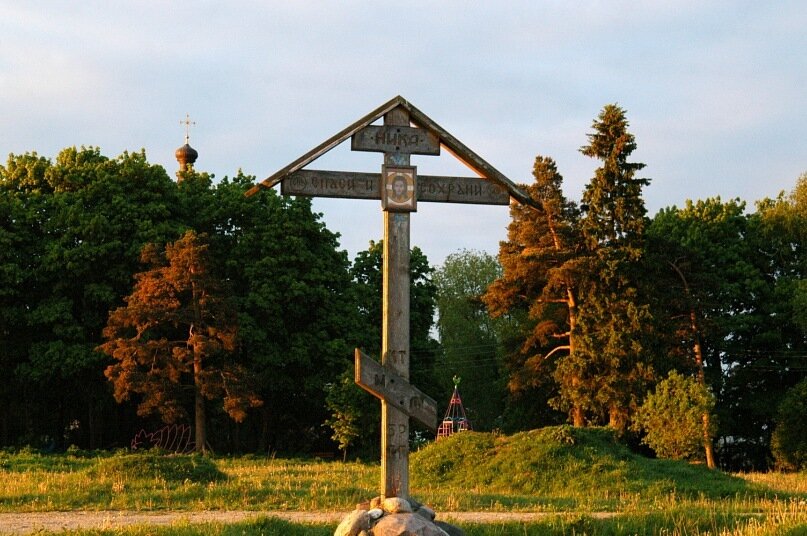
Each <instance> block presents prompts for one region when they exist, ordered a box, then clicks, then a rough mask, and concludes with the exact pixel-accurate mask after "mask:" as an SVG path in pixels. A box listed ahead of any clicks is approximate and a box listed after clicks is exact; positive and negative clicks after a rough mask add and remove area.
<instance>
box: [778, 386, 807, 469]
mask: <svg viewBox="0 0 807 536" xmlns="http://www.w3.org/2000/svg"><path fill="white" fill-rule="evenodd" d="M805 415H807V379H806V380H802V381H801V382H800V383H798V384H796V386H795V387H793V388H792V389H790V390H789V391H788V392H787V393H786V394H785V396H784V398H783V399H782V402H781V403H780V404H779V409H778V411H777V415H776V428H774V430H773V436H772V437H771V451H772V452H773V456H774V458H776V465H777V466H779V467H780V468H782V469H787V470H795V471H798V470H800V469H807V419H805Z"/></svg>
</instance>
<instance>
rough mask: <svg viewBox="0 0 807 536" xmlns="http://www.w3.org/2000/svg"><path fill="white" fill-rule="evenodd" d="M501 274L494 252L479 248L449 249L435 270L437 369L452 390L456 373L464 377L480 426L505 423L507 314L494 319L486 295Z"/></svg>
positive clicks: (468, 407) (466, 401)
mask: <svg viewBox="0 0 807 536" xmlns="http://www.w3.org/2000/svg"><path fill="white" fill-rule="evenodd" d="M500 274H501V268H500V267H499V264H498V262H497V261H496V259H495V257H493V256H491V255H488V254H486V253H480V252H476V251H461V252H458V253H454V254H452V255H449V256H448V257H447V258H446V260H445V262H444V263H443V266H442V267H441V268H440V269H438V270H437V271H436V272H435V274H434V283H435V286H436V288H437V312H438V320H437V329H438V333H439V334H440V344H441V346H442V349H443V354H442V356H441V357H440V359H439V361H438V364H437V367H436V370H435V373H436V374H438V375H440V379H441V388H442V389H441V391H442V392H444V393H448V392H450V391H451V389H452V378H453V376H454V375H458V376H460V377H461V378H462V390H461V392H462V396H463V400H464V404H465V409H466V412H467V415H468V418H469V419H470V420H471V423H472V424H473V426H474V429H476V430H490V429H491V428H493V427H494V426H496V425H497V424H499V423H500V421H501V415H502V411H503V409H504V407H503V402H504V400H505V397H506V391H505V388H504V381H503V379H501V378H500V371H499V368H500V365H501V358H500V356H499V348H498V347H499V341H500V340H501V338H502V335H501V332H502V323H503V322H504V320H503V319H492V318H491V317H490V316H489V314H488V312H487V308H486V306H485V304H484V302H483V301H482V296H483V294H484V293H485V292H486V290H487V288H488V286H489V285H490V284H491V283H493V281H494V280H495V279H496V278H497V277H498V276H499V275H500ZM441 403H443V402H442V401H441Z"/></svg>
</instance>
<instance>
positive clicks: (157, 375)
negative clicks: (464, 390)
mask: <svg viewBox="0 0 807 536" xmlns="http://www.w3.org/2000/svg"><path fill="white" fill-rule="evenodd" d="M179 178H180V179H181V180H179V181H174V180H172V179H171V178H170V177H169V176H168V174H167V173H166V171H165V170H164V169H163V168H162V167H161V166H158V165H154V164H150V163H149V162H148V161H147V159H146V156H145V154H144V153H143V152H136V153H128V152H127V153H124V154H122V155H120V156H119V157H117V158H109V157H106V156H104V155H102V154H101V152H100V150H99V149H98V148H93V147H89V148H87V147H82V148H80V149H76V148H68V149H65V150H63V151H62V152H61V153H59V155H58V156H57V157H56V158H55V160H54V161H51V160H49V159H47V158H45V157H42V156H39V155H37V154H35V153H29V154H24V155H11V156H10V157H9V159H8V161H7V163H6V165H5V166H0V366H2V370H3V380H2V381H1V382H0V446H13V445H32V446H36V447H41V448H54V449H64V448H66V447H68V446H69V445H76V446H79V447H81V448H115V447H125V446H128V445H129V442H130V440H131V439H132V437H134V435H135V434H136V433H137V432H138V431H139V430H140V429H146V430H147V431H153V430H156V429H157V428H159V427H160V426H162V425H163V423H183V424H193V423H194V419H195V417H194V415H195V414H196V413H198V412H197V411H195V410H196V409H198V408H199V405H200V404H201V406H202V409H207V414H206V416H205V417H204V418H203V419H202V420H201V421H196V422H197V426H196V427H195V428H196V431H197V432H198V431H199V428H200V426H199V425H201V424H202V423H205V422H206V423H207V433H206V437H205V438H204V439H201V442H202V447H204V445H205V443H207V444H208V445H209V446H210V447H211V448H212V449H213V450H214V451H218V452H244V451H252V452H255V451H263V452H270V451H273V452H274V451H280V452H316V451H327V450H330V449H332V448H333V443H332V440H331V439H330V435H331V431H330V430H329V429H328V428H327V427H324V426H323V423H324V421H325V420H326V419H327V417H328V416H329V412H328V409H327V406H326V403H325V397H326V392H327V389H326V386H328V385H329V384H332V383H334V382H336V381H337V379H338V378H339V377H340V375H341V374H342V373H343V372H344V371H346V370H348V369H350V370H352V354H353V348H355V347H361V348H363V349H365V351H367V352H368V353H370V354H377V353H378V348H379V347H380V343H379V341H380V329H381V328H380V304H379V303H376V302H377V299H376V298H377V296H378V295H379V292H380V284H381V277H380V274H379V268H380V251H381V250H380V247H379V244H371V245H370V247H369V248H368V250H367V251H365V252H361V253H360V254H359V255H358V257H357V259H356V260H355V262H353V263H351V262H350V261H349V259H348V256H347V253H346V252H345V251H342V250H340V248H339V242H338V235H337V234H335V233H333V232H331V231H329V230H328V229H327V228H326V227H325V225H324V223H323V222H322V219H321V215H320V214H317V213H315V212H313V211H312V209H311V204H310V201H309V200H307V199H304V198H287V197H282V196H280V195H278V194H276V193H275V192H274V191H272V190H264V191H262V192H260V193H259V194H258V195H255V196H252V197H249V198H247V197H245V196H244V193H245V192H246V190H248V189H249V188H250V187H251V186H252V185H253V184H254V182H255V180H254V177H248V176H245V175H243V174H242V173H240V172H239V173H238V174H237V175H236V176H235V177H233V178H227V177H225V178H224V179H223V180H220V181H214V180H213V177H212V176H210V175H208V174H206V173H199V172H196V171H193V170H190V171H186V172H182V173H181V174H180V176H179ZM412 269H413V285H412V292H413V300H414V301H413V307H414V308H415V311H416V312H415V314H413V320H412V321H413V325H414V328H413V332H412V333H413V337H414V338H415V341H413V347H415V348H419V349H421V350H420V352H419V355H420V356H422V357H421V359H422V360H423V361H424V363H425V362H426V361H429V359H432V361H433V358H430V357H429V355H428V352H429V351H431V349H433V348H432V347H433V346H434V345H435V344H436V343H434V342H433V341H431V340H430V336H429V329H430V326H431V318H432V316H433V314H434V290H433V288H432V285H431V283H430V279H429V273H430V270H431V268H430V267H429V266H428V262H427V260H426V259H425V256H424V255H423V254H422V253H421V252H420V250H418V249H417V248H415V251H414V252H413V262H412ZM374 286H375V287H378V289H379V290H377V289H376V288H375V287H374ZM376 317H377V318H379V320H378V321H376ZM202 356H204V363H202ZM194 367H196V370H194ZM416 367H417V365H414V366H413V368H416ZM105 373H106V375H105ZM200 393H201V395H202V396H201V400H200V398H199V397H198V396H197V395H199V394H200ZM116 399H117V400H118V401H119V402H120V404H119V403H116ZM373 435H377V434H373ZM199 441H200V437H199V436H197V443H198V442H199Z"/></svg>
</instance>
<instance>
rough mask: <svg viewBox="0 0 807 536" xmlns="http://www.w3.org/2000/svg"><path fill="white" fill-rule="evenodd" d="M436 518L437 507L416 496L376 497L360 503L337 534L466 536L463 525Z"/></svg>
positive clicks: (335, 534) (341, 524)
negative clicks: (435, 509) (420, 500)
mask: <svg viewBox="0 0 807 536" xmlns="http://www.w3.org/2000/svg"><path fill="white" fill-rule="evenodd" d="M434 518H435V513H434V510H432V509H431V508H429V507H428V506H426V505H423V504H420V503H419V502H417V501H416V500H414V499H412V498H409V499H408V500H407V499H402V498H400V497H387V498H386V499H381V497H376V498H374V499H373V500H371V501H369V502H364V503H361V504H358V505H357V506H356V509H355V510H353V511H352V512H350V513H349V514H348V515H347V517H345V518H344V519H343V520H342V522H341V523H340V524H339V526H338V527H337V528H336V532H334V536H465V532H463V531H462V530H461V529H460V528H459V527H455V526H454V525H449V524H448V523H444V522H442V521H435V520H434Z"/></svg>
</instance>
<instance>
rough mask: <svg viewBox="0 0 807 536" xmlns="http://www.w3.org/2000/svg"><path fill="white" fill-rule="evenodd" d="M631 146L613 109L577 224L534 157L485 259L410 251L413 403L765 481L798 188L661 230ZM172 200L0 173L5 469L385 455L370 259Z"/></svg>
mask: <svg viewBox="0 0 807 536" xmlns="http://www.w3.org/2000/svg"><path fill="white" fill-rule="evenodd" d="M628 127H629V124H628V121H627V118H626V113H625V111H624V110H623V109H621V108H620V107H618V106H616V105H608V106H606V107H604V108H603V110H602V112H601V114H600V115H599V116H598V118H597V119H596V120H595V121H594V122H593V124H592V130H591V132H590V133H589V134H588V143H587V144H586V145H584V146H583V147H581V152H582V153H583V154H586V155H587V156H590V157H592V158H594V159H596V160H597V161H598V162H599V163H600V167H598V169H597V170H596V172H595V174H594V177H592V179H591V180H590V182H589V183H588V185H587V186H586V189H585V191H584V193H583V197H582V199H581V200H580V202H579V203H578V202H574V201H572V200H569V199H568V198H567V197H566V196H565V195H564V193H563V177H562V175H561V173H560V172H559V170H558V169H557V165H556V164H555V162H554V161H553V160H552V158H550V157H548V156H538V157H537V158H536V159H535V164H534V169H533V178H534V181H533V182H532V183H531V184H525V185H522V187H523V188H524V190H525V191H526V192H528V193H529V195H530V196H531V197H532V199H533V200H534V201H535V205H536V207H538V208H536V207H527V206H521V205H512V206H511V216H512V222H511V224H510V225H509V228H508V237H507V240H505V241H504V242H502V244H501V249H500V252H499V255H498V257H493V256H491V255H488V254H483V253H477V252H468V251H465V252H458V253H456V254H454V255H451V256H449V257H448V258H447V259H446V261H445V263H444V264H443V266H441V267H439V268H436V269H435V268H434V267H432V266H430V264H429V262H428V259H427V258H426V257H425V255H423V253H422V252H421V251H420V250H419V249H418V248H414V249H413V252H412V261H411V266H410V268H411V271H412V282H413V283H412V286H411V292H412V297H411V303H412V308H413V311H412V315H411V317H412V318H411V322H412V326H411V333H412V343H411V352H412V367H411V370H412V376H413V382H414V383H415V384H416V385H418V386H419V387H420V388H421V389H422V390H423V391H424V392H427V393H429V394H431V395H432V396H434V397H435V398H437V399H438V402H441V403H446V402H447V398H448V396H449V395H450V392H451V389H452V387H453V383H452V378H453V376H454V375H459V376H461V377H462V384H461V392H462V395H463V399H464V401H465V403H466V410H467V412H468V414H469V417H470V418H471V421H472V423H473V424H474V426H475V427H476V428H477V429H483V430H487V429H501V430H504V431H506V432H512V431H516V430H521V429H530V428H535V427H538V426H542V425H547V424H556V423H561V422H566V421H568V422H571V423H573V424H574V425H576V426H590V425H605V426H610V427H612V428H613V429H615V430H616V431H617V432H618V433H619V434H620V435H621V436H622V437H623V438H625V440H626V441H628V442H631V443H633V444H634V445H635V446H637V447H639V442H640V441H643V442H644V443H645V444H646V445H649V446H650V447H651V448H652V449H653V450H654V451H655V452H656V453H658V454H659V455H665V456H673V457H696V458H697V457H702V458H703V459H704V460H705V461H707V463H709V464H710V465H714V464H716V463H720V464H721V465H722V466H724V467H730V468H735V469H737V468H763V467H766V466H768V465H769V464H770V463H771V461H772V457H771V453H772V450H771V449H772V446H773V450H774V451H777V449H778V450H782V449H781V448H780V447H781V445H788V444H790V445H792V444H799V441H803V436H799V435H798V426H797V425H791V426H790V428H789V429H788V428H787V427H786V426H782V423H784V422H787V420H788V417H789V416H790V417H792V416H793V414H794V413H795V416H796V417H798V414H799V410H798V408H799V407H804V400H803V398H804V397H803V395H799V393H803V392H804V385H805V384H804V381H805V377H807V366H805V365H807V351H805V350H806V349H807V340H805V339H806V338H805V332H806V331H807V317H805V311H806V310H807V307H805V306H807V287H805V283H804V272H805V268H807V266H806V263H807V260H805V253H804V238H805V236H804V234H805V232H807V225H805V219H806V218H807V197H806V196H807V176H802V177H801V178H799V179H798V181H797V184H796V186H795V188H794V190H793V191H792V192H791V193H789V194H785V193H783V194H781V195H779V196H778V197H776V198H775V199H764V200H761V201H758V202H757V203H756V205H755V208H754V210H753V211H749V210H748V208H747V207H746V205H745V204H744V203H743V202H742V201H740V200H739V199H733V200H727V201H724V200H722V199H720V198H712V199H706V200H699V201H690V202H687V203H686V205H685V206H684V207H681V208H678V207H669V208H665V209H663V210H661V211H659V212H658V214H656V215H655V216H653V217H649V216H648V215H647V212H646V209H645V206H644V201H643V199H642V190H643V188H644V187H646V186H647V185H648V184H649V183H650V180H649V179H647V178H644V177H641V176H640V173H641V170H642V168H643V167H644V165H643V164H642V163H638V162H632V161H631V160H630V157H631V154H632V153H633V151H634V150H635V149H636V146H637V143H636V140H635V139H634V136H633V135H632V134H631V133H630V132H629V130H628ZM179 178H180V179H181V180H179V181H174V180H172V179H171V178H170V177H169V176H168V174H167V173H166V172H165V170H164V169H163V168H162V167H160V166H157V165H153V164H150V163H149V162H148V161H147V159H146V156H145V154H144V153H143V152H136V153H128V152H127V153H124V154H122V155H120V156H119V157H116V158H109V157H106V156H104V155H102V154H101V152H100V150H99V149H98V148H92V147H90V148H86V147H82V148H80V149H76V148H68V149H65V150H64V151H62V152H61V153H60V154H59V155H58V156H57V157H56V158H55V160H54V161H51V160H49V159H47V158H44V157H42V156H39V155H37V154H36V153H29V154H24V155H11V156H10V157H9V159H8V161H7V163H6V165H5V166H0V366H2V370H3V371H4V379H3V381H2V382H0V446H12V445H26V444H29V445H34V446H38V447H46V448H55V449H63V448H66V447H68V446H69V445H71V444H75V445H77V446H80V447H82V448H113V447H122V446H126V445H128V443H129V441H130V439H131V438H132V437H133V436H134V435H135V434H136V433H137V431H139V430H140V429H141V428H145V429H156V428H157V427H159V426H161V425H162V423H165V422H183V423H191V422H193V423H195V429H196V432H197V436H196V443H197V445H199V444H201V447H202V448H204V447H205V446H207V445H209V446H210V448H212V449H213V450H214V451H219V452H270V451H280V452H308V453H312V452H324V451H333V450H334V449H335V448H337V447H338V448H340V449H342V451H343V454H347V452H348V450H350V452H352V453H353V454H354V455H362V456H365V455H366V456H372V455H375V454H377V451H378V433H377V429H378V422H379V421H378V419H379V410H378V403H377V401H376V400H375V399H373V398H372V397H370V396H369V395H367V394H366V393H364V392H363V391H361V390H360V389H358V388H357V387H356V386H355V385H353V382H352V368H353V364H352V353H353V348H354V347H360V348H362V349H364V350H365V351H366V352H367V353H369V354H372V355H376V354H377V353H378V349H379V348H380V345H381V340H380V338H381V333H380V325H381V301H380V289H381V279H382V278H381V265H382V258H381V255H382V247H381V244H380V243H378V242H371V243H370V245H369V247H368V249H367V250H365V251H362V252H359V253H358V255H357V256H356V258H355V259H352V260H350V259H348V256H347V253H346V252H344V251H342V250H340V247H339V241H338V239H339V237H338V235H337V234H335V233H333V232H331V231H330V230H328V229H327V228H326V227H325V225H324V223H323V222H322V220H321V215H320V214H317V213H315V212H313V211H312V209H311V204H310V201H309V200H307V199H305V198H288V197H282V196H280V195H278V194H277V193H275V192H274V191H273V190H264V191H261V192H260V193H259V194H258V195H255V196H252V197H249V198H247V197H245V196H244V193H245V192H246V190H248V189H249V188H250V187H251V186H252V185H253V184H254V177H249V176H245V175H243V174H242V173H240V172H239V173H238V174H237V175H236V176H235V177H233V178H227V177H225V178H224V179H222V180H220V181H214V180H213V179H214V178H213V177H212V176H210V175H208V174H206V173H200V172H196V171H194V170H190V171H186V172H182V173H180V175H179ZM435 313H436V315H435ZM435 322H436V323H435ZM433 330H434V331H433ZM435 331H436V333H437V335H438V336H439V337H438V338H437V339H435V338H434V337H433V333H434V332H435ZM800 382H801V383H800ZM441 393H442V394H443V395H444V397H445V398H446V400H445V401H443V400H441V396H440V394H441ZM780 407H781V408H785V409H783V410H782V411H781V412H779V413H777V411H778V408H780ZM787 408H790V409H787ZM793 408H795V409H793ZM200 410H201V414H200ZM200 415H201V418H200ZM681 415H687V416H688V417H687V418H686V419H683V418H679V417H680V416H681ZM665 416H666V417H665ZM676 419H677V421H676ZM684 420H686V421H687V423H688V424H689V428H687V429H683V428H681V427H676V423H677V422H683V421H684ZM791 420H793V419H791ZM795 420H796V421H798V419H795ZM693 422H694V424H692V423H693ZM794 427H795V429H796V435H793V429H794ZM200 429H201V430H202V431H205V430H206V433H201V435H199V434H200ZM777 430H779V432H777ZM782 430H784V431H782ZM785 432H787V433H785ZM683 436H686V438H687V440H688V443H687V444H686V445H683V446H682V444H681V441H680V440H681V438H682V437H683ZM423 437H429V435H428V433H427V432H424V431H422V430H417V431H416V437H415V438H413V440H416V439H420V438H423ZM693 445H694V446H693ZM639 448H641V447H639ZM785 450H786V449H785ZM791 450H792V449H791ZM802 451H803V449H802ZM780 459H782V460H783V459H784V458H780V457H777V460H780ZM796 465H798V464H796Z"/></svg>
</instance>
